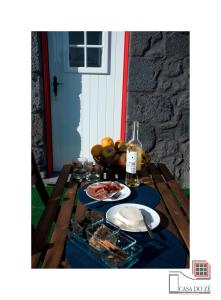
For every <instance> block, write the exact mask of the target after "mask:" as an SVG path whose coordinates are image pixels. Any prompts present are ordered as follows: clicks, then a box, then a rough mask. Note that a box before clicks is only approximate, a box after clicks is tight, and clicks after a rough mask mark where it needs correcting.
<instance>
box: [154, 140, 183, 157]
mask: <svg viewBox="0 0 221 300" xmlns="http://www.w3.org/2000/svg"><path fill="white" fill-rule="evenodd" d="M177 151H178V143H177V142H176V141H173V140H172V141H161V142H158V143H157V144H156V147H155V148H154V150H153V152H154V154H155V156H156V157H158V158H164V157H167V156H170V155H173V154H176V152H177ZM174 158H175V157H174Z"/></svg>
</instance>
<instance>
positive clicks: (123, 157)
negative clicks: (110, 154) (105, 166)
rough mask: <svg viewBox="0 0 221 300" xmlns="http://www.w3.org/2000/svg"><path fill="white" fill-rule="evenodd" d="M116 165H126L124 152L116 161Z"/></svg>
mask: <svg viewBox="0 0 221 300" xmlns="http://www.w3.org/2000/svg"><path fill="white" fill-rule="evenodd" d="M117 164H118V166H121V167H123V168H125V167H126V153H122V154H121V155H120V157H119V159H118V162H117Z"/></svg>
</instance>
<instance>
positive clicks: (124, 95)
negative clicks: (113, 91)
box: [120, 31, 130, 140]
mask: <svg viewBox="0 0 221 300" xmlns="http://www.w3.org/2000/svg"><path fill="white" fill-rule="evenodd" d="M129 43H130V32H128V31H126V32H125V34H124V66H123V86H122V108H121V131H120V138H121V140H125V131H126V118H127V81H128V61H129Z"/></svg>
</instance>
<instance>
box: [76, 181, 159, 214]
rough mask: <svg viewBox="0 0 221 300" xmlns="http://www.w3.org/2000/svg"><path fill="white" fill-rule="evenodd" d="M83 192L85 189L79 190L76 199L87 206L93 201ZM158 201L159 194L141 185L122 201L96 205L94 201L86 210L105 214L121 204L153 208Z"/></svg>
mask: <svg viewBox="0 0 221 300" xmlns="http://www.w3.org/2000/svg"><path fill="white" fill-rule="evenodd" d="M84 190H85V187H82V188H80V189H79V191H78V197H79V200H80V201H81V202H82V203H84V204H87V203H89V202H91V201H93V199H92V198H90V197H88V196H87V194H86V192H85V191H84ZM159 201H160V194H159V193H158V192H157V191H156V190H155V189H153V188H152V187H150V186H147V185H145V184H141V185H140V186H139V187H137V188H132V189H131V195H130V196H129V197H128V198H126V199H124V200H120V201H114V202H98V203H96V200H95V203H93V204H91V205H88V208H90V209H92V210H95V211H100V212H106V211H107V210H108V209H109V208H111V207H112V206H114V205H117V204H121V203H137V204H143V205H146V206H149V207H151V208H154V207H155V206H156V205H157V204H158V203H159ZM100 205H101V206H100Z"/></svg>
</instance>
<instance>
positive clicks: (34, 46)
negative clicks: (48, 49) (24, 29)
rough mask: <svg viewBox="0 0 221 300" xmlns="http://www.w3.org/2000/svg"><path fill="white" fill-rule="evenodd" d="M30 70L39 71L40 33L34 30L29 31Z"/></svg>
mask: <svg viewBox="0 0 221 300" xmlns="http://www.w3.org/2000/svg"><path fill="white" fill-rule="evenodd" d="M31 70H32V72H41V48H40V33H39V32H35V31H32V33H31Z"/></svg>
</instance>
